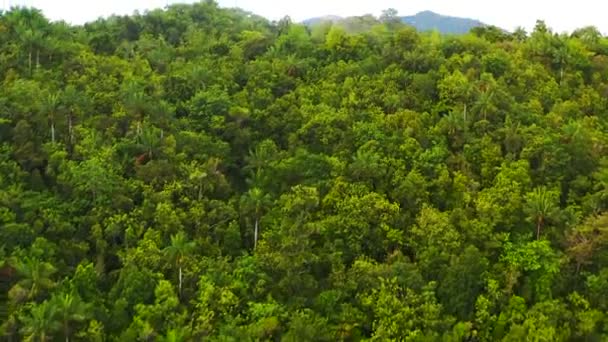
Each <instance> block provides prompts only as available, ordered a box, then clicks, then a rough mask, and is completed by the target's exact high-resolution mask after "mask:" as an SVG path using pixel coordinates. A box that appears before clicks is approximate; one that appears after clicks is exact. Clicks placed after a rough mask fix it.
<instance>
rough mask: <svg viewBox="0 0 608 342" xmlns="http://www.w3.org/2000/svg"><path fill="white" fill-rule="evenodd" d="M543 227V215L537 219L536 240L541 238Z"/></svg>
mask: <svg viewBox="0 0 608 342" xmlns="http://www.w3.org/2000/svg"><path fill="white" fill-rule="evenodd" d="M542 227H543V217H542V216H539V217H538V220H537V221H536V240H540V230H541V229H542Z"/></svg>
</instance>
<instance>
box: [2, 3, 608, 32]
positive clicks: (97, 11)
mask: <svg viewBox="0 0 608 342" xmlns="http://www.w3.org/2000/svg"><path fill="white" fill-rule="evenodd" d="M174 2H194V0H189V1H178V0H0V6H2V7H3V8H8V6H9V5H15V4H20V5H28V6H34V7H36V8H40V9H42V10H43V11H44V13H45V15H46V16H47V17H49V18H51V19H64V20H66V21H68V22H71V23H83V22H86V21H90V20H94V19H96V18H97V17H99V16H107V15H110V14H113V13H115V14H130V13H132V12H133V11H134V10H136V9H138V10H140V11H143V10H145V9H152V8H158V7H163V6H165V5H166V4H167V3H174ZM218 2H219V3H220V5H222V6H226V7H234V6H235V5H237V6H238V7H241V8H243V9H245V10H248V11H251V12H254V13H256V14H260V15H262V16H265V17H267V18H269V19H280V18H281V17H283V16H284V15H289V16H290V17H291V18H292V19H294V20H296V21H301V20H304V19H307V18H310V17H316V16H323V15H328V14H334V15H342V16H349V15H363V14H367V13H371V14H375V15H378V14H380V12H381V11H382V10H383V9H386V8H395V9H397V10H398V11H399V13H400V14H401V15H411V14H415V13H417V12H419V11H423V10H431V11H435V12H437V13H440V14H445V15H452V16H462V17H468V18H473V19H479V20H481V21H483V22H485V23H487V24H493V25H497V26H499V27H502V28H504V29H507V30H512V29H514V28H515V27H517V26H523V27H525V28H527V29H531V28H533V27H534V24H535V22H536V19H543V20H545V21H546V22H547V24H548V25H549V26H550V27H552V28H553V29H554V30H556V31H559V32H562V31H571V30H573V29H576V28H580V27H583V26H587V25H594V26H596V27H598V28H599V29H600V31H602V32H603V33H604V34H606V33H608V20H606V19H605V18H606V15H605V13H607V12H608V3H606V2H604V1H603V0H576V1H573V0H570V1H567V0H501V1H492V0H400V1H399V0H219V1H218Z"/></svg>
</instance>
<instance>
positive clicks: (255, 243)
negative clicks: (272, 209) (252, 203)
mask: <svg viewBox="0 0 608 342" xmlns="http://www.w3.org/2000/svg"><path fill="white" fill-rule="evenodd" d="M258 228H259V220H258V219H257V218H256V219H255V230H254V231H253V249H254V250H255V249H256V247H257V246H258Z"/></svg>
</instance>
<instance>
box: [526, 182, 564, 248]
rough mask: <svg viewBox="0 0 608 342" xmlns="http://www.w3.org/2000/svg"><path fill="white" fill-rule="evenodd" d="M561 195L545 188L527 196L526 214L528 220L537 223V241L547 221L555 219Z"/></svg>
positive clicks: (535, 190)
mask: <svg viewBox="0 0 608 342" xmlns="http://www.w3.org/2000/svg"><path fill="white" fill-rule="evenodd" d="M558 197H559V194H558V193H556V192H554V191H547V189H546V188H545V187H540V188H536V189H534V191H532V192H530V193H528V194H527V195H526V212H527V213H528V215H529V216H528V218H529V219H530V220H531V221H532V222H535V223H536V239H537V240H540V234H541V230H542V228H543V226H544V225H545V222H546V220H547V219H550V218H553V217H555V215H556V214H557V213H558V210H559V207H558V205H557V202H558V200H559V198H558Z"/></svg>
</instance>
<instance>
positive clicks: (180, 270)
mask: <svg viewBox="0 0 608 342" xmlns="http://www.w3.org/2000/svg"><path fill="white" fill-rule="evenodd" d="M182 281H183V278H182V266H181V265H180V266H179V298H180V299H181V298H182Z"/></svg>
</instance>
